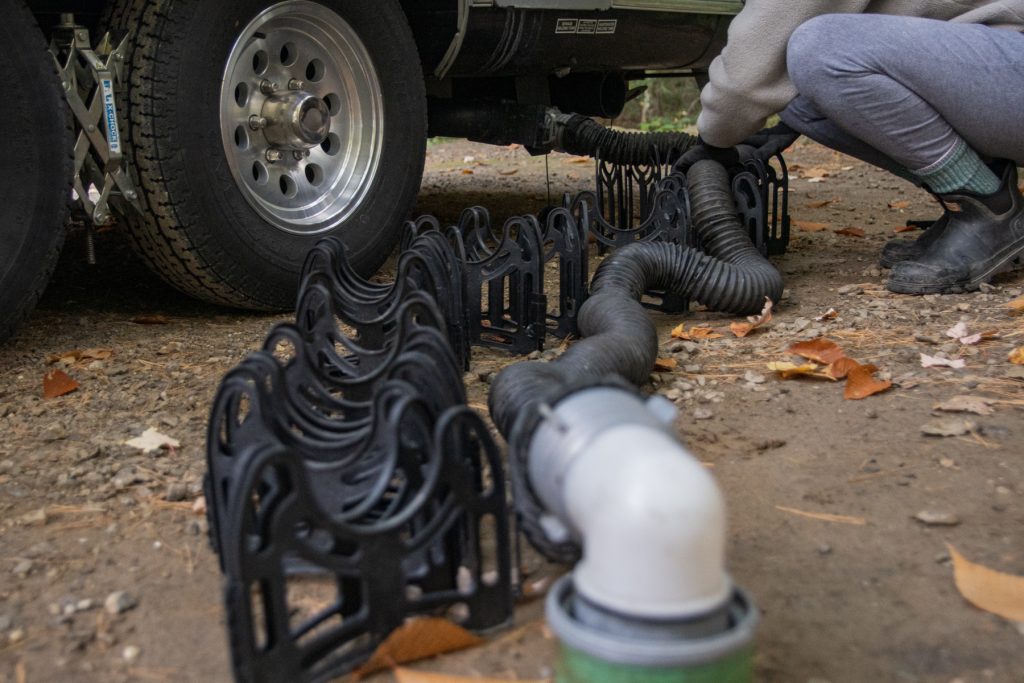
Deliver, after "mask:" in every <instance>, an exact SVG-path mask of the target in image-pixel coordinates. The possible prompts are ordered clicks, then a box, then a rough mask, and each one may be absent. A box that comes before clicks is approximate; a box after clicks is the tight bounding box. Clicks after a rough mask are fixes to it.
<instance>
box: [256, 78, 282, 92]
mask: <svg viewBox="0 0 1024 683" xmlns="http://www.w3.org/2000/svg"><path fill="white" fill-rule="evenodd" d="M277 91H278V87H277V83H274V82H273V81H268V80H262V81H260V92H261V93H263V94H264V95H273V94H274V93H276V92H277Z"/></svg>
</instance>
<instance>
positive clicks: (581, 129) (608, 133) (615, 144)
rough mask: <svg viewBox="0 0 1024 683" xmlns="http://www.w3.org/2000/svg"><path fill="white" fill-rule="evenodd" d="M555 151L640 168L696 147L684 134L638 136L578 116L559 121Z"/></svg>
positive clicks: (693, 136) (668, 160)
mask: <svg viewBox="0 0 1024 683" xmlns="http://www.w3.org/2000/svg"><path fill="white" fill-rule="evenodd" d="M558 123H559V124H560V126H559V128H560V130H559V135H558V142H557V144H556V147H557V148H558V149H559V150H560V151H562V152H567V153H569V154H576V155H578V156H598V157H600V159H601V161H607V162H609V163H612V164H620V165H627V166H643V165H647V164H650V163H651V162H652V160H655V161H658V162H660V163H671V162H672V161H674V160H676V159H678V158H679V157H681V156H682V155H683V153H684V152H686V151H687V150H689V149H690V148H692V147H694V146H695V145H696V144H697V136H696V135H688V134H687V133H639V132H626V131H620V130H612V129H611V128H607V127H606V126H603V125H601V124H600V123H598V122H597V121H594V120H593V119H591V118H589V117H587V116H583V115H581V114H569V115H566V116H564V117H560V118H559V121H558Z"/></svg>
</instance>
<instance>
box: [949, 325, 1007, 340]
mask: <svg viewBox="0 0 1024 683" xmlns="http://www.w3.org/2000/svg"><path fill="white" fill-rule="evenodd" d="M946 336H947V337H951V338H952V339H956V340H957V341H958V342H960V343H961V344H964V345H966V346H970V345H972V344H977V343H978V342H980V341H984V340H986V339H995V338H996V337H998V336H999V333H998V332H996V331H995V330H986V331H985V332H976V333H973V334H972V333H971V331H970V330H968V329H967V323H963V322H959V323H957V324H956V325H953V327H951V328H949V329H948V330H946Z"/></svg>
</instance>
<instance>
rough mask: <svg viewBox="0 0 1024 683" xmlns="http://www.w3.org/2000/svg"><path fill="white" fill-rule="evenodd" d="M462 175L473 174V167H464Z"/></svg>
mask: <svg viewBox="0 0 1024 683" xmlns="http://www.w3.org/2000/svg"><path fill="white" fill-rule="evenodd" d="M462 175H473V169H471V168H464V169H462Z"/></svg>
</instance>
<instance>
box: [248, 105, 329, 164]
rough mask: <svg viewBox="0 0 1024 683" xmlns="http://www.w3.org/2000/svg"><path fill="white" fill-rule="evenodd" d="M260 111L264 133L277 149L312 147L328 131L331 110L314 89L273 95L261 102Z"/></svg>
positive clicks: (317, 143) (304, 148) (323, 138)
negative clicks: (264, 122) (263, 122)
mask: <svg viewBox="0 0 1024 683" xmlns="http://www.w3.org/2000/svg"><path fill="white" fill-rule="evenodd" d="M261 114H262V117H263V119H265V120H266V124H265V127H264V129H263V135H264V136H265V137H266V139H267V142H268V143H270V144H271V145H272V146H274V147H277V148H279V149H283V150H290V151H292V150H297V151H304V150H307V149H312V148H313V147H317V146H319V145H321V144H323V141H324V140H326V139H327V136H328V135H329V134H330V132H331V110H330V109H329V108H328V106H327V103H326V102H324V101H323V100H322V99H320V98H319V97H317V96H316V95H314V94H313V93H309V92H290V93H287V94H285V95H272V96H271V97H268V98H267V100H266V102H264V103H263V109H262V111H261Z"/></svg>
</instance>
